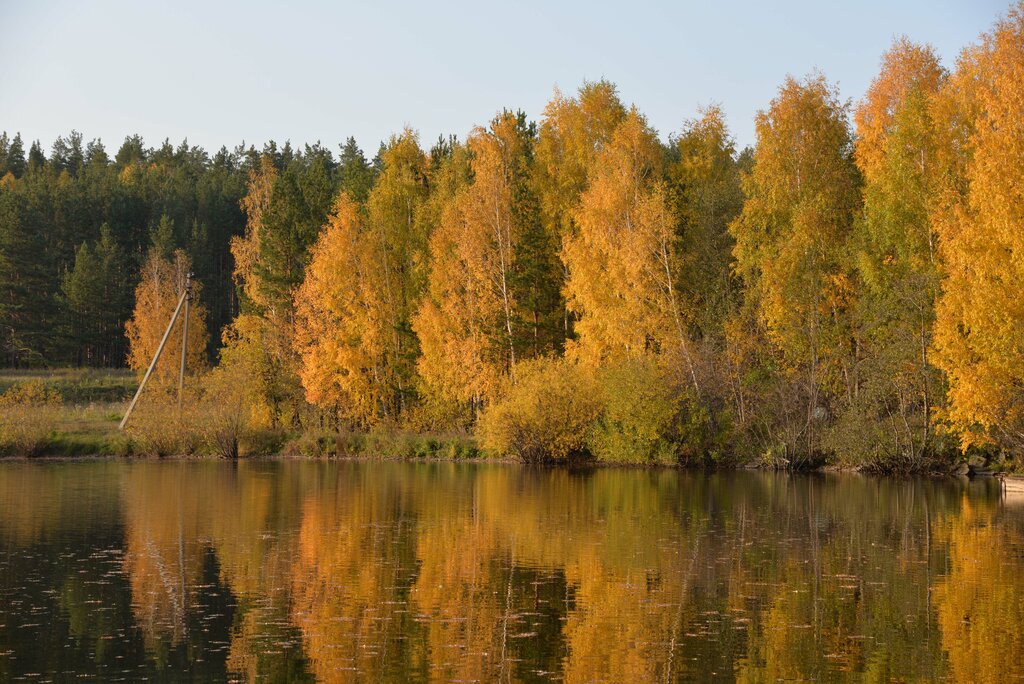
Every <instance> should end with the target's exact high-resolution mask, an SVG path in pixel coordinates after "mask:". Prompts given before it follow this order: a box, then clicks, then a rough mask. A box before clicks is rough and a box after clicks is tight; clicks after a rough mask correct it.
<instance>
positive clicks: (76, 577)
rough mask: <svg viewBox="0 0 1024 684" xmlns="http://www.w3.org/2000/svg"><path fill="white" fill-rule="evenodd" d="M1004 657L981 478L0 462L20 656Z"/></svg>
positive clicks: (2, 528)
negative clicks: (898, 478) (922, 478)
mask: <svg viewBox="0 0 1024 684" xmlns="http://www.w3.org/2000/svg"><path fill="white" fill-rule="evenodd" d="M83 677H84V678H88V677H99V678H101V679H103V680H106V681H112V680H118V679H121V680H130V681H136V680H139V679H142V678H148V679H151V680H157V681H183V680H190V681H220V680H237V681H244V680H246V681H247V680H256V681H268V682H285V681H317V680H319V681H349V680H352V681H425V680H437V681H547V680H559V681H571V682H578V681H579V682H582V681H609V682H641V681H675V680H722V681H733V680H743V681H756V682H762V681H776V680H779V679H786V680H811V681H835V680H854V681H877V680H883V681H886V680H892V679H896V680H906V681H911V680H936V679H947V680H958V681H971V682H984V681H1007V680H1013V679H1021V678H1024V503H1022V502H1020V501H1017V500H1014V498H1013V497H1010V496H1007V495H1005V494H1004V493H1003V492H1002V490H1001V488H1000V486H999V483H998V482H996V481H975V482H973V483H970V484H968V483H966V482H963V483H961V482H954V481H928V480H885V479H870V478H865V477H859V476H853V475H845V476H838V475H828V476H824V475H818V476H787V475H776V474H765V473H753V472H739V473H724V474H711V475H706V474H697V473H678V472H675V471H654V472H646V471H638V470H598V471H588V472H570V471H564V470H536V469H528V468H522V467H515V466H505V465H457V464H407V463H372V462H367V463H348V462H340V463H299V462H242V463H238V464H228V463H211V462H135V463H129V462H117V461H99V462H49V463H28V462H8V463H0V680H3V681H19V680H59V681H70V680H76V681H77V680H78V679H80V678H83Z"/></svg>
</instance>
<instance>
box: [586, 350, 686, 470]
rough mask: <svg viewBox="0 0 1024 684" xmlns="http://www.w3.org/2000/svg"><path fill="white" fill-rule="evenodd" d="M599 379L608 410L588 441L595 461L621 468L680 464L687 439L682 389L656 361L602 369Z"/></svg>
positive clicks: (639, 361)
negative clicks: (639, 465)
mask: <svg viewBox="0 0 1024 684" xmlns="http://www.w3.org/2000/svg"><path fill="white" fill-rule="evenodd" d="M597 378H598V384H599V386H600V389H601V400H602V404H603V409H604V410H603V412H602V414H601V418H600V419H599V420H598V421H597V423H596V425H595V426H594V429H593V430H592V431H591V434H590V438H589V440H588V444H589V447H590V451H591V452H592V453H593V454H594V456H595V457H597V458H598V459H599V460H602V461H609V462H619V463H664V464H675V463H677V462H678V461H679V454H680V451H681V447H682V445H681V443H680V442H681V441H682V440H683V439H684V438H685V437H686V435H685V434H684V432H685V430H684V428H685V426H686V412H685V411H684V403H686V396H685V391H684V389H683V388H682V387H679V386H676V385H675V384H674V383H672V382H670V381H669V380H668V378H667V377H666V375H665V374H664V373H663V372H662V371H661V369H660V368H659V367H658V365H657V364H656V362H655V361H654V360H653V359H638V360H633V361H627V362H625V363H621V364H618V365H615V366H611V367H608V368H603V369H601V370H600V371H599V372H598V376H597Z"/></svg>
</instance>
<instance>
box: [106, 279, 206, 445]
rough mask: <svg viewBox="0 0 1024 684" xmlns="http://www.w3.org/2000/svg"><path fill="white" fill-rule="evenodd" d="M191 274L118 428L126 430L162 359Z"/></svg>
mask: <svg viewBox="0 0 1024 684" xmlns="http://www.w3.org/2000/svg"><path fill="white" fill-rule="evenodd" d="M191 276H192V274H191V273H190V274H189V275H188V277H187V278H186V279H185V291H184V292H182V293H181V297H180V298H179V299H178V306H176V307H174V313H173V314H171V322H170V323H168V324H167V330H165V331H164V336H163V338H162V339H161V340H160V346H158V347H157V348H156V354H154V355H153V360H152V361H151V362H150V364H149V368H148V369H146V374H145V375H144V376H142V382H140V383H139V389H137V390H135V396H134V397H132V401H131V403H130V404H128V410H127V411H125V412H124V418H122V419H121V423H120V425H118V426H117V429H118V430H124V426H125V425H127V424H128V417H129V416H130V415H132V411H134V410H135V404H137V403H138V402H139V397H140V396H141V395H142V390H143V389H144V388H145V387H146V383H147V382H149V377H150V376H151V375H153V370H154V369H155V368H156V364H157V362H158V361H159V360H160V355H161V354H163V353H164V347H166V346H167V340H168V339H170V337H171V330H173V329H174V324H175V323H176V322H177V320H178V314H180V313H181V308H182V306H184V305H185V302H186V301H188V299H189V290H190V289H191ZM186 320H187V319H186ZM182 372H184V357H182ZM179 403H180V390H179Z"/></svg>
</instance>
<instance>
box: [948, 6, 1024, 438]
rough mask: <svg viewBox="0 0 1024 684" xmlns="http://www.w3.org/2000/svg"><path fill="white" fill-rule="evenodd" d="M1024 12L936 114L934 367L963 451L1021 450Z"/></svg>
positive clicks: (1014, 16) (968, 56)
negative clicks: (938, 268)
mask: <svg viewBox="0 0 1024 684" xmlns="http://www.w3.org/2000/svg"><path fill="white" fill-rule="evenodd" d="M1022 84H1024V4H1017V5H1015V6H1014V7H1013V8H1012V9H1011V10H1010V11H1009V13H1008V14H1007V16H1006V17H1005V18H1004V19H1002V20H1000V21H999V22H998V23H997V24H996V26H995V28H994V29H993V30H992V31H991V32H990V33H988V34H985V35H984V36H983V37H982V40H981V43H980V45H978V46H976V47H972V48H969V49H967V50H966V51H965V52H964V53H963V54H962V55H961V57H960V60H959V62H958V64H957V69H956V71H955V73H954V74H953V75H952V76H951V77H950V79H949V82H948V84H947V85H946V87H945V88H944V89H943V93H942V95H941V97H940V98H939V102H938V104H937V106H936V109H937V114H936V116H937V118H938V121H939V126H938V128H939V129H940V130H941V131H942V135H943V141H942V143H943V144H942V146H941V148H942V150H943V155H944V156H943V159H942V163H943V173H944V179H945V181H946V182H945V184H944V186H943V188H942V189H941V191H940V200H939V207H938V208H937V210H936V212H935V214H934V220H935V223H934V228H935V231H936V232H937V233H938V236H939V244H938V246H939V253H940V256H941V257H942V261H943V265H944V271H945V278H944V280H943V282H942V296H941V297H940V298H939V301H938V304H937V312H936V321H935V339H934V360H935V363H936V365H938V367H939V368H941V369H942V370H943V371H945V373H946V374H947V376H948V379H949V393H948V399H949V411H948V419H949V421H950V423H951V425H952V426H953V427H954V428H956V429H958V430H959V431H960V432H961V434H962V443H963V445H964V446H965V447H966V446H969V445H972V444H984V443H986V442H991V441H994V442H996V444H997V445H999V446H1001V447H1004V448H1007V449H1009V450H1011V451H1013V452H1014V453H1016V454H1020V453H1021V452H1022V450H1024V389H1022V388H1024V348H1022V346H1021V326H1022V325H1024V260H1022V259H1021V254H1024V232H1022V231H1021V225H1024V203H1022V202H1021V200H1020V198H1021V196H1022V193H1024V164H1022V159H1024V130H1022V129H1021V125H1020V122H1021V121H1022V120H1024V97H1022Z"/></svg>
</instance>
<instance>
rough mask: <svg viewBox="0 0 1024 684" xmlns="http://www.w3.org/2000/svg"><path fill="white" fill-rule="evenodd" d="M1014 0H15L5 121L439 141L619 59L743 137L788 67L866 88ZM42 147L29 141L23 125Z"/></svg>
mask: <svg viewBox="0 0 1024 684" xmlns="http://www.w3.org/2000/svg"><path fill="white" fill-rule="evenodd" d="M1008 7H1009V2H1008V1H1007V0H912V1H905V2H899V1H886V0H845V1H842V2H839V1H836V2H832V1H830V0H820V1H817V2H814V1H802V2H796V1H787V2H770V1H765V0H760V1H758V0H750V1H747V2H727V1H724V0H705V1H703V2H693V1H681V2H647V1H636V0H631V1H629V0H620V1H619V2H599V1H591V2H587V1H585V0H573V1H572V2H555V1H553V0H549V1H547V2H545V1H537V2H534V1H532V0H531V1H528V2H521V3H515V2H502V3H493V2H485V1H482V0H478V1H477V2H447V1H440V0H437V1H434V2H429V1H425V2H407V3H400V2H390V1H385V0H377V1H374V0H365V1H362V2H312V1H304V0H292V1H290V2H284V1H281V2H259V1H253V2H245V3H241V2H240V3H234V2H219V1H218V0H205V1H200V2H196V1H194V0H175V1H173V2H146V1H143V0H100V1H89V0H70V1H62V2H50V1H45V0H0V26H2V27H3V31H2V36H3V38H2V39H0V65H2V66H0V130H7V131H8V132H11V133H13V132H14V131H21V133H22V135H23V137H24V138H26V140H33V139H40V140H41V141H42V142H43V144H44V146H45V147H46V148H47V150H49V146H50V144H51V143H52V141H53V138H54V137H55V136H57V135H59V134H66V133H67V132H68V131H70V130H71V129H72V128H75V129H77V130H79V131H81V132H82V133H83V135H84V136H85V138H86V139H87V140H89V139H92V138H97V137H99V138H102V140H103V141H104V143H105V144H106V146H107V148H108V151H109V152H110V153H111V154H113V152H115V151H116V150H117V147H119V145H120V143H121V141H122V140H123V139H124V137H125V135H127V134H130V133H139V134H141V135H142V136H143V137H144V138H145V140H146V142H147V144H149V145H151V146H152V145H156V144H159V143H160V142H162V141H163V139H164V138H170V140H171V141H172V142H173V143H175V144H176V143H178V142H180V141H181V140H182V139H183V138H186V137H187V138H188V140H189V142H190V143H192V144H198V145H202V146H203V147H205V148H207V149H208V150H211V151H214V150H216V149H217V148H219V147H220V146H221V145H222V144H226V145H228V146H229V147H233V146H234V145H236V144H238V143H240V142H242V141H243V140H244V141H246V142H247V143H255V144H257V145H261V144H262V143H263V142H264V141H266V140H268V139H275V140H277V141H278V142H283V141H285V140H289V139H290V140H291V141H292V143H293V144H300V145H301V144H302V143H306V142H315V141H317V140H320V141H322V142H323V143H324V144H325V145H328V146H330V147H332V148H334V149H336V144H337V143H339V142H341V141H343V140H344V139H345V138H346V137H348V136H350V135H352V136H355V138H356V140H357V141H358V142H359V144H360V145H361V146H362V147H363V148H364V149H365V150H366V151H367V152H368V153H369V154H371V155H372V154H373V153H374V152H375V151H376V148H377V145H378V143H379V142H380V140H382V139H384V138H386V137H387V136H388V135H389V134H390V133H392V132H394V131H397V130H400V129H401V128H402V127H403V126H404V125H407V124H408V125H411V126H413V127H414V128H416V129H418V130H419V131H420V133H421V136H422V140H423V142H424V144H425V145H427V144H430V143H431V142H432V141H433V140H434V139H436V138H437V136H438V135H440V134H448V133H455V134H457V135H458V136H459V137H464V136H465V134H466V133H467V132H468V131H469V130H470V129H471V128H472V126H473V125H475V124H480V123H486V122H487V121H488V120H489V119H490V118H491V117H492V116H493V114H494V113H495V112H497V111H498V110H500V109H501V108H503V107H504V108H510V109H523V110H525V111H526V112H527V114H528V115H529V116H530V117H531V118H535V119H536V118H539V116H540V114H541V112H542V111H543V108H544V104H545V103H546V102H547V101H548V100H549V99H550V97H551V94H552V90H553V88H554V87H555V86H556V85H557V86H558V87H559V88H561V89H562V90H563V91H564V92H573V91H575V90H576V88H577V87H578V86H579V84H580V83H581V82H582V81H583V80H585V79H587V80H595V79H598V78H602V77H603V78H607V79H609V80H611V81H613V82H614V83H616V84H617V85H618V87H619V91H620V93H621V95H622V97H623V99H624V100H625V101H626V102H628V103H635V104H636V105H637V106H638V107H639V108H640V110H641V111H643V112H644V113H645V114H646V115H647V116H648V118H649V120H650V122H651V124H652V125H653V126H655V127H656V128H657V129H658V130H659V131H660V132H661V134H662V136H663V137H665V136H667V135H668V134H669V133H672V132H674V131H677V130H679V128H680V127H681V125H682V122H683V121H685V120H686V119H688V118H691V117H693V116H694V115H695V113H696V111H697V109H698V107H700V106H702V105H706V104H709V103H719V104H721V105H722V106H723V108H724V110H725V112H726V115H727V117H728V121H729V124H730V126H731V128H732V130H733V133H734V135H735V137H736V139H737V142H738V143H739V144H740V145H741V146H742V145H745V144H750V143H753V140H754V127H753V117H754V114H755V112H756V111H757V110H758V109H762V108H764V107H765V106H766V105H767V104H768V102H769V101H770V100H771V98H772V97H773V95H774V94H775V91H776V89H777V88H778V86H779V84H780V83H781V82H782V80H783V79H784V78H785V77H786V75H787V74H793V75H796V76H802V75H804V74H806V73H808V72H809V71H810V70H812V69H814V68H818V69H820V70H821V71H822V72H824V73H825V75H826V76H827V77H828V79H829V80H830V81H833V82H838V84H839V87H840V90H841V92H842V94H843V96H844V97H846V98H852V99H853V100H854V101H856V100H857V99H858V98H860V97H861V96H862V95H863V93H864V90H865V89H866V87H867V85H868V84H869V83H870V81H871V79H872V77H873V76H874V75H875V73H876V72H877V70H878V65H879V58H880V56H881V54H882V52H883V51H884V50H885V49H886V48H887V47H888V45H889V44H890V43H891V41H892V39H893V37H895V36H898V35H901V34H906V35H907V36H909V37H910V38H911V39H912V40H915V41H919V42H926V43H930V44H932V45H933V46H934V47H935V48H936V50H937V51H938V53H939V54H940V55H941V57H942V58H943V60H944V63H945V64H946V65H947V67H953V66H954V63H955V60H956V57H957V55H958V54H959V52H960V50H961V49H962V48H963V47H965V46H966V45H968V44H971V43H973V42H975V41H976V40H977V37H978V35H979V34H980V33H982V32H983V31H987V30H988V29H989V28H990V27H991V25H992V23H993V22H994V21H995V20H996V18H997V17H998V16H1000V15H1002V14H1003V13H1005V11H1006V9H1007V8H1008ZM26 147H27V143H26Z"/></svg>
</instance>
